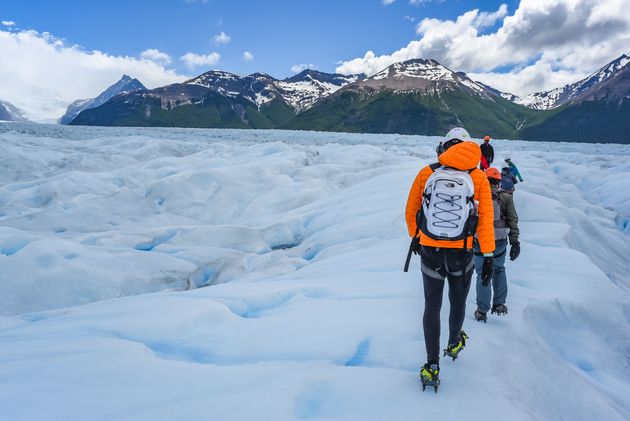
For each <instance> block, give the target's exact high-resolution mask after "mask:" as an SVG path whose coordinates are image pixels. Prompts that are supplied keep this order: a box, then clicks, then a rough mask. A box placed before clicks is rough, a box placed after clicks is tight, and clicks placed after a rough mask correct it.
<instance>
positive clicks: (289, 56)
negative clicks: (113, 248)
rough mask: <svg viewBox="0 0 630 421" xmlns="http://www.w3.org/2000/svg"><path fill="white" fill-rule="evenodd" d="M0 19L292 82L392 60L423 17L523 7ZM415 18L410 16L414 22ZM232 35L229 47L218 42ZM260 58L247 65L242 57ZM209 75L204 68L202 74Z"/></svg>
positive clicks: (187, 5)
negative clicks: (310, 73) (304, 68)
mask: <svg viewBox="0 0 630 421" xmlns="http://www.w3.org/2000/svg"><path fill="white" fill-rule="evenodd" d="M3 3H4V4H3V7H2V9H1V12H0V13H1V14H2V16H1V18H2V19H4V20H11V21H14V22H15V23H16V26H19V28H21V29H34V30H36V31H39V32H49V33H51V34H53V35H54V36H56V37H58V38H61V39H63V40H64V41H65V42H66V43H67V44H70V45H72V44H79V45H80V46H82V47H83V48H85V49H87V50H100V51H103V52H107V53H109V54H113V55H128V56H138V55H139V54H140V53H141V52H142V51H145V50H147V49H149V48H153V49H157V50H159V51H161V52H164V53H166V54H169V55H170V56H172V57H173V58H175V60H173V63H172V67H174V68H177V69H178V70H179V71H181V72H184V73H185V72H188V73H195V72H194V71H192V70H190V69H188V68H186V67H185V66H184V64H183V63H182V62H181V61H179V60H177V58H179V57H181V56H182V55H184V54H185V53H187V52H193V53H196V54H209V53H211V52H217V53H219V54H220V55H221V59H220V61H219V62H218V63H217V64H216V65H215V66H214V67H217V68H220V69H223V70H227V71H232V72H235V73H251V72H253V71H264V72H266V73H269V74H271V75H273V76H275V77H287V76H290V75H291V74H292V71H291V68H292V67H293V66H294V65H296V64H313V65H315V66H316V68H317V69H319V70H322V71H328V72H332V71H334V70H335V67H336V63H337V62H339V61H343V60H348V59H352V58H354V57H358V56H362V55H363V54H364V53H365V51H367V50H373V51H374V52H376V53H377V54H385V53H389V52H391V51H393V50H395V49H397V48H399V47H401V46H403V45H405V44H406V43H407V42H409V40H410V39H412V38H414V37H415V36H416V35H415V26H416V24H417V23H418V22H419V21H420V20H421V19H422V18H425V17H429V18H437V19H455V18H457V16H459V15H460V14H462V13H464V12H466V11H467V10H470V9H473V8H475V7H478V8H481V9H483V10H495V9H497V8H498V7H499V5H500V4H501V3H506V4H507V5H508V9H510V8H511V9H512V10H514V9H515V7H516V5H518V2H517V1H507V2H505V1H494V0H487V1H483V2H482V1H462V0H454V1H429V2H425V3H423V4H418V5H413V4H410V3H409V2H407V1H402V0H398V1H395V2H394V3H392V4H389V5H384V4H383V3H382V1H380V0H320V1H303V0H296V1H286V0H232V1H230V0H208V1H207V2H203V1H186V0H158V1H155V0H154V1H147V0H142V1H121V0H110V1H76V0H75V1H69V0H66V1H32V0H20V1H9V2H3ZM409 18H412V19H413V21H412V20H410V19H409ZM221 32H223V33H225V34H226V35H227V36H229V37H230V38H231V40H230V42H229V43H227V44H217V43H215V42H214V36H215V35H217V34H220V33H221ZM244 51H249V52H251V53H252V54H253V56H254V60H253V61H251V62H245V61H244V60H243V52H244ZM201 70H204V69H199V71H201Z"/></svg>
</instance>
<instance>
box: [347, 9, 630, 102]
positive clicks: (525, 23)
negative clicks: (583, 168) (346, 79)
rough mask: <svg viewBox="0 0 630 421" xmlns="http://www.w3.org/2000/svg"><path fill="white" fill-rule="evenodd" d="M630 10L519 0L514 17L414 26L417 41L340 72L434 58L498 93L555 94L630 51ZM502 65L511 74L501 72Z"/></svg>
mask: <svg viewBox="0 0 630 421" xmlns="http://www.w3.org/2000/svg"><path fill="white" fill-rule="evenodd" d="M627 7H628V0H597V1H596V0H586V1H577V0H553V1H543V0H521V2H520V3H519V5H518V8H517V9H516V10H515V11H514V13H513V14H512V15H508V9H507V6H506V5H501V6H500V7H499V8H498V9H497V10H495V11H492V12H482V11H480V10H478V9H475V10H470V11H468V12H465V13H463V14H462V15H461V16H458V17H457V19H455V20H441V19H432V18H425V19H423V20H422V21H420V23H419V24H418V25H417V27H416V32H417V34H418V36H419V38H418V39H416V40H413V41H411V42H409V44H408V45H407V46H405V47H403V48H401V49H399V50H397V51H395V52H393V53H391V54H385V55H380V56H377V55H376V54H375V53H374V52H372V51H368V52H366V53H365V55H364V56H363V57H360V58H355V59H353V60H348V61H345V62H343V63H342V64H341V65H340V66H339V67H337V69H336V70H337V72H340V73H362V72H363V73H367V74H373V73H376V72H378V71H380V70H382V69H383V68H385V67H387V66H389V65H390V64H392V63H394V62H398V61H405V60H409V59H413V58H433V59H436V60H437V61H439V62H440V63H442V64H444V65H445V66H447V67H450V68H451V69H453V70H461V71H465V72H472V73H474V74H475V76H476V77H478V78H479V79H480V80H481V81H482V82H484V83H488V84H489V85H497V88H500V89H503V87H500V86H499V85H500V84H503V85H504V86H508V85H510V86H511V88H510V90H511V91H512V92H513V93H516V94H519V95H524V94H527V93H531V90H532V89H533V90H547V89H552V88H555V87H557V86H558V85H557V83H558V82H559V81H567V82H573V81H577V80H578V79H579V78H580V77H583V76H584V75H586V74H588V73H590V72H591V71H593V70H596V69H597V68H599V67H600V66H602V65H604V64H605V63H607V62H608V61H610V60H612V59H614V58H616V57H618V56H619V55H621V54H622V53H624V52H627V48H628V45H630V30H629V29H630V15H628V13H627ZM497 24H498V28H497V29H494V30H491V31H490V32H487V31H488V29H490V28H493V27H494V26H495V25H497ZM504 67H512V70H511V71H510V72H509V73H501V72H498V71H497V69H501V68H504ZM534 75H536V76H535V77H534ZM493 80H496V81H497V82H496V83H494V84H493ZM510 80H514V81H518V82H515V83H508V81H510ZM563 83H564V82H563Z"/></svg>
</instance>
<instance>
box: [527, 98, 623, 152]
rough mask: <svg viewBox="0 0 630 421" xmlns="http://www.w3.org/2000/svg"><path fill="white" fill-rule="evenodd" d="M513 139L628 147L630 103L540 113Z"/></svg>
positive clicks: (586, 104) (602, 103)
mask: <svg viewBox="0 0 630 421" xmlns="http://www.w3.org/2000/svg"><path fill="white" fill-rule="evenodd" d="M517 136H518V137H519V138H522V139H528V140H550V141H561V142H611V143H630V102H628V101H624V102H622V103H621V104H619V103H611V102H607V101H584V102H582V103H580V104H577V105H568V106H563V107H560V108H558V109H556V110H553V111H547V112H541V113H540V114H539V115H538V116H537V118H536V119H535V121H533V122H531V123H530V124H528V125H527V126H526V127H524V128H523V129H521V130H519V132H518V133H517Z"/></svg>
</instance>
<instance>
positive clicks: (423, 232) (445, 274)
mask: <svg viewBox="0 0 630 421" xmlns="http://www.w3.org/2000/svg"><path fill="white" fill-rule="evenodd" d="M438 153H439V155H438V160H439V163H436V164H432V165H428V166H426V167H424V168H423V169H422V170H420V172H419V173H418V175H417V176H416V178H415V180H414V182H413V185H412V187H411V191H410V192H409V198H408V200H407V208H406V211H405V219H406V222H407V229H408V231H409V235H410V236H411V237H412V242H411V250H412V251H413V253H415V254H419V255H420V259H421V271H422V280H423V285H424V316H423V320H422V322H423V328H424V341H425V346H426V351H427V363H426V364H425V365H424V366H423V367H422V369H421V372H420V378H421V381H422V384H423V388H424V387H425V386H426V385H429V386H434V387H435V388H436V391H437V385H438V384H439V374H438V373H439V348H440V309H441V307H442V295H443V291H444V280H445V278H446V279H448V286H449V292H448V297H449V302H450V315H449V339H448V346H447V347H446V349H445V350H444V355H445V356H450V357H451V358H453V359H455V358H457V356H458V354H459V352H460V351H461V350H462V349H463V347H464V346H465V344H466V339H467V336H466V334H465V332H464V331H463V330H461V329H462V326H463V324H464V317H465V313H466V297H467V296H468V291H469V290H470V284H471V278H472V275H473V271H474V270H473V268H474V265H473V253H472V247H473V235H474V234H475V233H476V234H477V237H478V243H479V247H480V251H481V252H482V253H483V256H484V262H483V274H482V278H483V279H490V278H491V277H492V270H493V265H492V259H493V254H492V252H493V251H494V247H495V246H494V226H493V222H494V212H493V208H492V195H491V192H490V185H489V183H488V178H487V176H486V174H485V173H484V172H483V171H481V170H480V169H479V168H478V166H479V160H480V158H481V150H480V148H479V145H478V144H477V143H475V142H472V141H470V136H469V135H468V133H467V132H466V130H464V129H462V128H455V129H453V130H451V131H450V132H449V133H448V134H447V135H446V139H445V142H444V143H441V144H440V146H438ZM446 176H449V177H451V178H450V179H448V177H446ZM440 177H443V178H442V179H443V180H446V183H442V185H445V186H446V187H447V188H451V187H453V186H455V185H456V184H457V185H458V186H459V188H466V187H465V186H468V189H470V190H471V191H470V192H469V193H467V194H466V195H467V196H468V197H467V198H464V199H461V197H462V195H455V194H454V195H452V196H448V194H445V193H444V192H443V190H442V191H439V192H438V190H437V189H439V188H440V187H439V186H438V184H439V183H438V182H437V181H436V180H437V179H438V178H440ZM451 180H455V182H452V183H451V182H450V181H451ZM460 180H463V181H462V182H460ZM436 186H437V187H436ZM462 186H464V187H462ZM425 188H427V190H425ZM456 188H457V187H456ZM428 190H431V191H428ZM431 196H433V197H431ZM458 200H465V205H462V204H463V203H464V202H457V201H458ZM431 201H433V204H431ZM471 202H472V203H471ZM425 205H426V207H425ZM431 206H433V207H431ZM462 206H471V209H472V210H471V211H470V213H473V216H472V217H469V216H467V215H468V214H467V213H466V214H463V215H464V217H463V218H464V219H466V221H468V222H463V221H462V222H461V223H460V221H455V222H453V221H454V220H455V219H457V218H458V217H459V216H458V213H459V214H462V213H461V212H462V211H461V208H462ZM472 206H474V207H472ZM419 210H421V212H420V213H418V211H419ZM427 211H428V212H430V213H431V214H430V215H424V216H423V213H424V212H427ZM474 214H476V216H475V215H474ZM418 215H420V218H417V216H418ZM475 219H477V224H476V227H475V224H474V221H475ZM427 221H432V222H430V223H429V222H427ZM418 224H420V225H421V226H418ZM430 224H433V225H434V226H440V225H442V226H445V225H446V226H449V224H450V226H454V224H460V225H461V224H463V226H464V227H465V228H460V231H459V238H460V239H457V240H453V239H449V238H446V237H448V233H442V236H440V235H436V234H435V232H434V231H435V230H436V228H432V227H431V226H430ZM440 229H442V230H443V231H447V230H448V229H449V228H437V230H438V231H439V230H440ZM445 236H446V237H445ZM450 238H457V237H456V236H454V237H450Z"/></svg>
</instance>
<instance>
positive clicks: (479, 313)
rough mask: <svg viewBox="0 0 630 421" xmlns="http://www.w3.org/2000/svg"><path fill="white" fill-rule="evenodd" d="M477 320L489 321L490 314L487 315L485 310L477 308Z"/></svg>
mask: <svg viewBox="0 0 630 421" xmlns="http://www.w3.org/2000/svg"><path fill="white" fill-rule="evenodd" d="M475 320H477V321H478V322H484V323H487V322H488V316H487V315H486V312H485V311H481V310H479V309H477V310H475Z"/></svg>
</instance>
